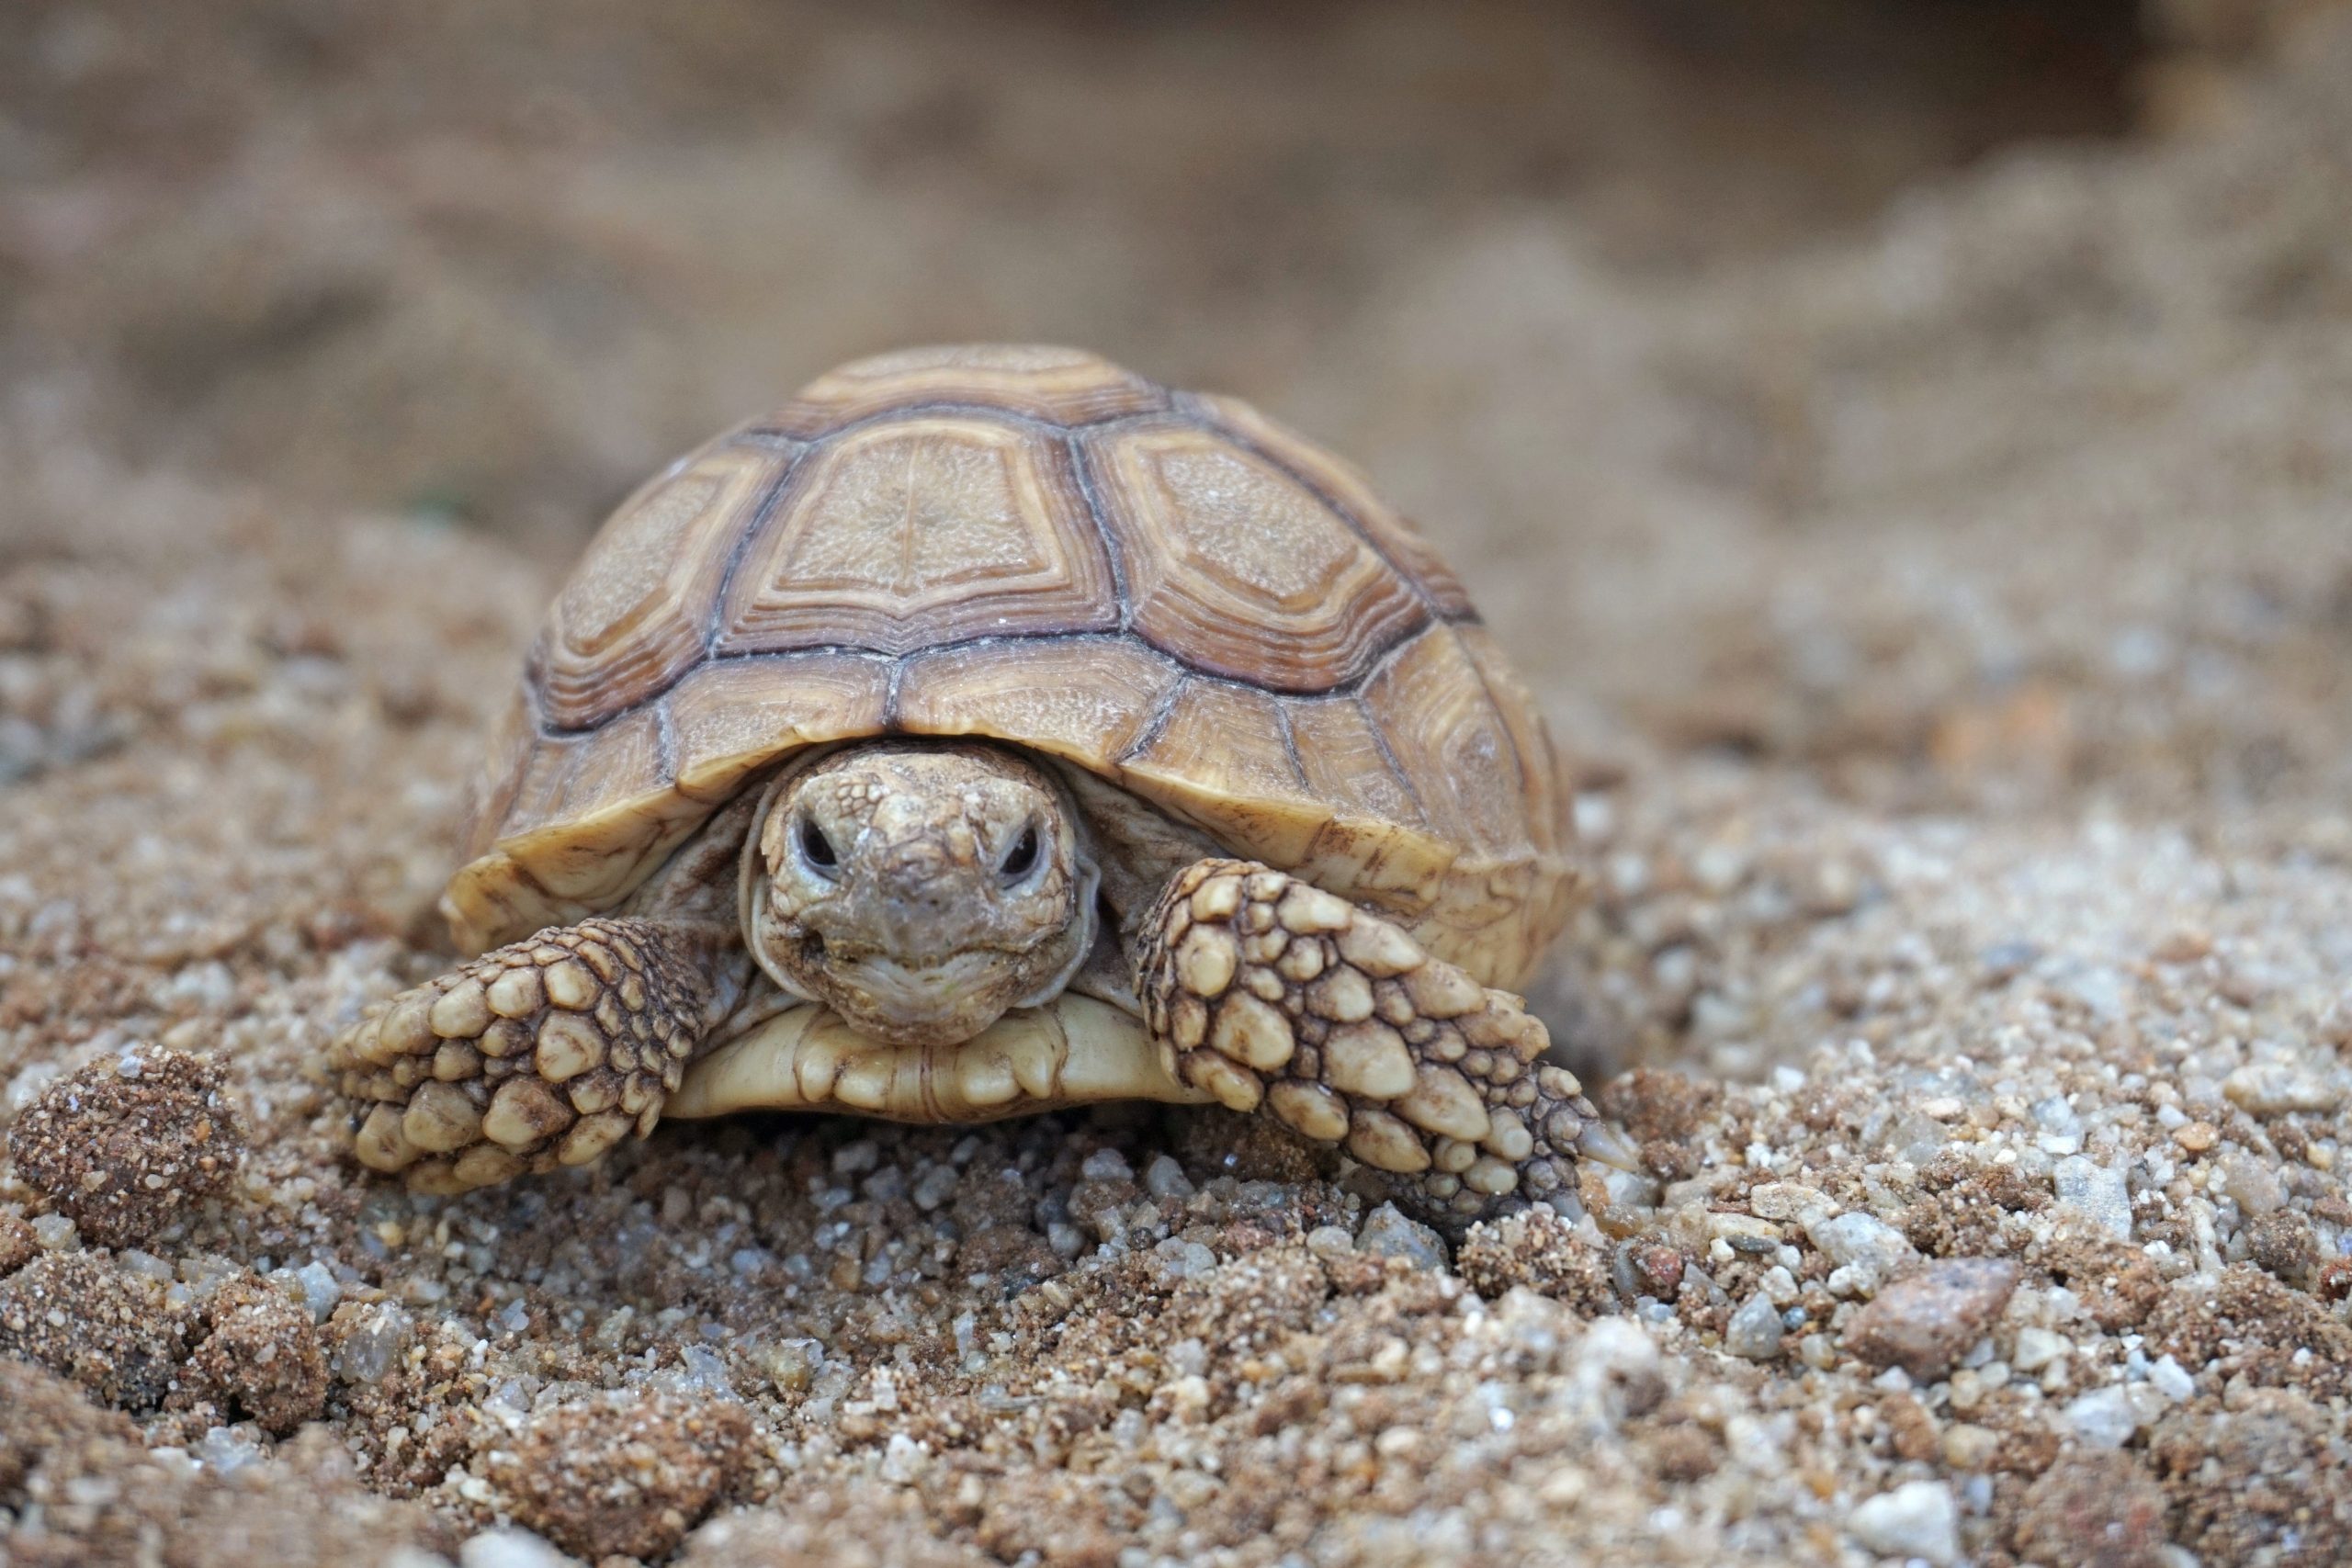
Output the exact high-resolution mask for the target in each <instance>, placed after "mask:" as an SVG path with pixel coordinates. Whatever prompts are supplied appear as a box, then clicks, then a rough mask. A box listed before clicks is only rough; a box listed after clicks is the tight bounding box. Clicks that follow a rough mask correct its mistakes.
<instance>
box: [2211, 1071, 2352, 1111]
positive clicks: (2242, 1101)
mask: <svg viewBox="0 0 2352 1568" xmlns="http://www.w3.org/2000/svg"><path fill="white" fill-rule="evenodd" d="M2346 1077H2347V1075H2346V1074H2345V1073H2344V1072H2342V1071H2337V1072H2333V1073H2329V1074H2326V1075H2324V1076H2323V1075H2321V1074H2319V1073H2316V1072H2311V1071H2308V1070H2304V1069H2301V1068H2296V1067H2291V1066H2286V1065H2285V1064H2283V1063H2278V1062H2256V1063H2251V1064H2249V1065H2248V1066H2243V1067H2240V1068H2238V1069H2237V1071H2235V1072H2233V1073H2232V1074H2231V1075H2230V1076H2229V1077H2225V1078H2223V1079H2222V1094H2223V1095H2225V1096H2227V1097H2228V1099H2229V1101H2230V1103H2231V1104H2233V1105H2234V1106H2236V1107H2237V1108H2238V1109H2239V1110H2241V1111H2245V1113H2246V1114H2247V1115H2249V1116H2284V1115H2287V1114H2289V1113H2290V1112H2293V1111H2333V1110H2335V1108H2336V1107H2337V1106H2339V1105H2341V1104H2343V1103H2344V1097H2345V1095H2346V1091H2347V1089H2352V1085H2347V1083H2346Z"/></svg>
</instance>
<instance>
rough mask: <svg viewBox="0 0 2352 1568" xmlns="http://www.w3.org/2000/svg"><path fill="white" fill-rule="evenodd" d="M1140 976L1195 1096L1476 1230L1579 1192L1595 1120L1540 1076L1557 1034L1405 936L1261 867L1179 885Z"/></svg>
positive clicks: (1149, 1017)
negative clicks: (1297, 1138) (1497, 1217)
mask: <svg viewBox="0 0 2352 1568" xmlns="http://www.w3.org/2000/svg"><path fill="white" fill-rule="evenodd" d="M1144 930H1145V933H1146V934H1145V939H1144V942H1143V944H1142V949H1141V952H1140V953H1139V955H1138V963H1137V965H1136V969H1137V975H1136V990H1137V994H1138V995H1139V996H1140V997H1141V998H1143V1001H1144V1007H1145V1010H1146V1022H1147V1023H1148V1025H1149V1027H1150V1028H1151V1030H1152V1032H1153V1033H1154V1034H1155V1035H1156V1036H1157V1037H1158V1038H1159V1040H1160V1041H1161V1043H1162V1048H1163V1050H1165V1051H1167V1052H1168V1053H1169V1054H1170V1066H1171V1070H1173V1071H1174V1072H1175V1073H1176V1074H1177V1075H1178V1076H1179V1077H1181V1078H1182V1080H1183V1081H1184V1082H1186V1083H1187V1084H1190V1085H1192V1086H1193V1087H1194V1088H1197V1089H1203V1090H1205V1091H1206V1092H1208V1093H1210V1094H1212V1095H1214V1096H1216V1099H1217V1100H1220V1101H1221V1102H1222V1103H1224V1104H1225V1105H1227V1106H1228V1107H1230V1108H1231V1109H1233V1110H1236V1111H1260V1110H1261V1109H1262V1110H1263V1111H1266V1112H1267V1113H1269V1114H1272V1115H1273V1116H1274V1117H1276V1118H1278V1119H1279V1120H1281V1121H1282V1122H1284V1123H1285V1124H1287V1125H1289V1126H1290V1127H1292V1128H1294V1129H1295V1130H1296V1131H1298V1132H1300V1133H1302V1134H1306V1136H1308V1137H1311V1138H1316V1139H1319V1140H1322V1141H1325V1142H1330V1143H1337V1144H1340V1145H1341V1146H1342V1147H1343V1148H1344V1149H1346V1151H1347V1152H1348V1153H1349V1154H1350V1155H1351V1156H1354V1157H1355V1158H1356V1159H1358V1160H1360V1161H1362V1162H1363V1164H1365V1165H1368V1166H1372V1167H1374V1168H1377V1169H1380V1170H1384V1171H1387V1172H1389V1173H1391V1174H1392V1175H1394V1176H1396V1177H1397V1178H1398V1179H1400V1181H1403V1182H1406V1183H1408V1184H1409V1186H1410V1188H1411V1190H1412V1192H1413V1195H1414V1197H1415V1198H1416V1199H1417V1201H1419V1204H1420V1206H1422V1207H1423V1208H1424V1209H1425V1210H1427V1211H1429V1212H1430V1213H1433V1214H1435V1215H1439V1216H1442V1217H1447V1218H1453V1219H1469V1218H1474V1217H1476V1216H1477V1215H1479V1214H1480V1213H1486V1212H1487V1211H1489V1210H1491V1209H1493V1208H1495V1207H1496V1206H1498V1204H1499V1203H1502V1202H1504V1201H1508V1200H1510V1199H1512V1198H1513V1197H1516V1196H1522V1195H1523V1196H1528V1197H1541V1196H1543V1195H1544V1194H1546V1193H1549V1192H1552V1191H1555V1190H1559V1189H1561V1188H1563V1187H1566V1186H1568V1185H1569V1184H1570V1183H1571V1182H1572V1181H1573V1179H1574V1172H1573V1169H1572V1161H1573V1157H1574V1156H1573V1153H1572V1151H1573V1150H1574V1148H1575V1146H1576V1145H1577V1140H1578V1139H1579V1138H1580V1137H1581V1136H1583V1134H1584V1133H1585V1130H1586V1128H1587V1127H1589V1126H1590V1125H1591V1124H1592V1123H1593V1122H1596V1121H1597V1119H1598V1116H1597V1112H1595V1111H1594V1110H1593V1108H1592V1105H1591V1102H1590V1101H1589V1100H1586V1099H1585V1097H1584V1094H1583V1090H1582V1087H1581V1086H1580V1085H1579V1084H1578V1083H1577V1079H1576V1077H1575V1075H1574V1074H1572V1073H1569V1072H1567V1071H1566V1070H1565V1069H1563V1068H1560V1067H1555V1066H1550V1065H1548V1064H1544V1063H1543V1062H1541V1061H1540V1060H1539V1058H1540V1057H1541V1056H1542V1055H1543V1053H1544V1048H1545V1047H1546V1046H1547V1045H1548V1044H1549V1043H1550V1038H1549V1036H1548V1034H1547V1033H1546V1032H1545V1030H1544V1025H1543V1022H1542V1021H1540V1020H1538V1019H1536V1018H1533V1017H1532V1016H1531V1015H1530V1014H1529V1013H1528V1012H1527V1010H1526V1009H1525V1006H1524V1004H1523V1003H1521V1000H1520V999H1519V998H1517V997H1514V996H1511V995H1510V993H1508V992H1504V991H1497V990H1489V989H1487V987H1483V986H1481V985H1479V984H1478V983H1477V982H1476V980H1474V979H1472V978H1471V977H1470V976H1468V975H1466V974H1464V972H1463V971H1462V970H1460V969H1459V968H1456V967H1455V966H1454V965H1453V964H1448V963H1445V962H1444V961H1442V960H1441V959H1438V958H1434V957H1432V956H1430V954H1429V953H1426V952H1425V951H1424V950H1423V949H1422V948H1421V945H1420V944H1419V942H1416V941H1415V940H1414V939H1413V938H1412V936H1411V935H1410V934H1409V933H1408V932H1407V931H1404V930H1403V929H1402V928H1401V927H1399V926H1397V925H1396V924H1395V923H1394V922H1392V921H1389V920H1386V919H1382V918H1381V917H1379V916H1377V915H1374V914H1372V913H1370V912H1369V911H1366V910H1363V909H1361V908H1357V907H1356V906H1355V905H1353V904H1351V903H1349V902H1348V901H1347V900H1346V899H1344V898H1340V897H1336V896H1334V895H1332V894H1329V893H1326V892H1324V891H1323V890H1321V889H1320V888H1317V887H1315V886H1313V885H1311V884H1309V883H1306V882H1304V881H1301V880H1299V879H1297V878H1295V877H1293V876H1290V875H1288V874H1285V873H1283V872H1279V871H1274V870H1272V869H1270V868H1268V867H1266V866H1262V865H1259V864H1256V863H1251V862H1248V861H1228V860H1209V861H1203V862H1200V863H1197V864H1195V865H1193V866H1190V867H1187V868H1186V869H1185V870H1184V871H1182V872H1181V873H1179V874H1177V875H1176V876H1174V877H1173V878H1171V879H1170V883H1169V885H1168V886H1167V887H1166V888H1165V889H1164V890H1163V891H1162V893H1161V895H1160V898H1159V903H1158V905H1157V906H1156V908H1154V910H1153V912H1152V915H1151V918H1150V919H1148V921H1147V922H1146V924H1145V927H1144Z"/></svg>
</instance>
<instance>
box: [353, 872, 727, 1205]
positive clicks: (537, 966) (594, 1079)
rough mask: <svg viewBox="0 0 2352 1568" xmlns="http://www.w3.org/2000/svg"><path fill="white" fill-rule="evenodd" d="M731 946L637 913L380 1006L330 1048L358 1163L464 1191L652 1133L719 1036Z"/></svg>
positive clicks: (424, 1184) (691, 927)
mask: <svg viewBox="0 0 2352 1568" xmlns="http://www.w3.org/2000/svg"><path fill="white" fill-rule="evenodd" d="M723 936H724V933H723V932H722V931H721V930H720V929H719V928H718V927H715V926H711V925H706V924H701V923H698V922H687V921H673V920H653V919H634V918H625V919H603V918H597V919H585V920H582V921H581V922H580V923H579V924H578V925H575V926H551V927H549V928H548V929H547V930H546V931H541V932H539V933H538V934H537V936H533V937H529V938H526V940H524V941H522V942H515V943H512V944H511V945H509V946H506V947H502V948H500V949H498V950H497V951H496V952H493V953H483V954H482V955H481V957H480V958H477V959H474V960H473V961H472V962H470V963H469V964H465V965H464V966H463V967H462V968H459V969H457V970H454V971H452V972H451V973H449V974H447V975H444V976H441V977H440V978H439V979H437V980H433V981H430V982H428V983H426V984H424V985H422V986H418V987H413V989H410V990H407V991H403V992H402V993H401V994H400V995H399V996H397V997H395V998H392V999H391V1000H390V1002H387V1003H382V1004H379V1005H378V1006H376V1007H374V1008H371V1009H370V1010H368V1014H367V1016H365V1017H363V1018H362V1019H361V1020H360V1021H358V1022H357V1023H356V1024H354V1025H353V1026H352V1027H351V1028H349V1029H347V1030H345V1032H343V1033H342V1034H341V1035H339V1036H337V1037H336V1039H335V1041H334V1044H332V1045H331V1046H329V1047H328V1050H327V1062H328V1065H329V1066H331V1067H333V1068H334V1072H335V1074H336V1075H337V1077H338V1079H339V1081H340V1084H341V1087H342V1089H343V1091H344V1092H345V1094H348V1095H350V1096H351V1097H352V1098H353V1099H354V1100H356V1101H357V1102H358V1103H359V1106H360V1107H361V1108H362V1109H363V1111H364V1118H363V1120H362V1121H361V1122H360V1126H359V1130H358V1134H357V1136H356V1138H355V1140H354V1145H355V1152H356V1155H357V1156H358V1158H359V1162H360V1163H361V1164H362V1165H365V1166H367V1167H368V1168H371V1169H375V1170H380V1171H387V1172H395V1171H396V1172H400V1173H401V1175H402V1176H403V1177H404V1178H405V1179H406V1180H407V1182H408V1185H409V1186H410V1187H411V1188H413V1189H414V1190H418V1191H422V1192H462V1191H464V1190H468V1189H469V1188H474V1187H486V1186H489V1185H491V1184H492V1183H493V1182H499V1181H504V1180H506V1179H509V1178H510V1177H514V1176H518V1175H521V1174H522V1173H524V1172H525V1171H542V1170H548V1169H552V1168H555V1167H557V1166H563V1165H585V1164H587V1163H588V1162H589V1161H591V1160H594V1159H595V1158H597V1157H598V1156H601V1155H602V1154H604V1152H605V1150H607V1149H609V1148H611V1147H612V1146H613V1145H615V1144H616V1143H618V1142H619V1141H620V1139H621V1138H622V1136H623V1135H624V1134H628V1132H630V1131H631V1130H634V1131H636V1132H637V1134H639V1136H642V1135H644V1134H647V1133H649V1132H651V1131H652V1129H653V1124H654V1122H656V1121H657V1120H659V1119H660V1117H661V1114H662V1102H663V1101H664V1100H666V1099H667V1098H668V1097H669V1096H670V1094H671V1093H672V1092H673V1090H675V1089H677V1087H678V1083H679V1080H680V1078H681V1077H682V1076H683V1075H684V1070H685V1065H686V1062H687V1060H688V1059H689V1058H690V1057H691V1056H692V1055H694V1054H695V1049H696V1048H697V1047H698V1046H699V1045H700V1044H701V1043H702V1041H703V1037H704V1036H705V1034H706V1033H707V1032H708V1030H709V1027H710V1025H709V1018H708V1015H709V1013H710V1010H711V1007H710V1004H711V1001H712V998H713V993H714V991H715V990H716V989H717V988H718V983H719V964H720V955H721V948H722V938H723Z"/></svg>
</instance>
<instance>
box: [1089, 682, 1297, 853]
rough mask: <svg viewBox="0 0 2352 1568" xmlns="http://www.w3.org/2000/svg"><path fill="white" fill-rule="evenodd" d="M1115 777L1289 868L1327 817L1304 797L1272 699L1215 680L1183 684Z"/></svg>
mask: <svg viewBox="0 0 2352 1568" xmlns="http://www.w3.org/2000/svg"><path fill="white" fill-rule="evenodd" d="M1121 771H1122V773H1123V774H1124V776H1125V779H1126V781H1127V783H1128V784H1129V785H1130V786H1131V787H1133V788H1134V790H1135V791H1136V794H1138V795H1142V796H1144V798H1146V799H1147V800H1150V801H1153V802H1154V803H1156V804H1158V805H1160V806H1163V807H1167V808H1168V809H1170V810H1171V811H1173V812H1175V813H1176V814H1177V815H1178V816H1180V817H1183V818H1190V819H1191V820H1192V821H1193V822H1195V823H1198V824H1199V825H1200V826H1201V827H1202V828H1203V829H1206V830H1207V831H1208V832H1209V833H1210V834H1211V835H1212V836H1214V837H1216V838H1217V839H1219V840H1223V841H1225V842H1227V843H1237V842H1238V843H1246V844H1250V845H1254V846H1259V852H1260V853H1261V854H1262V855H1263V856H1264V857H1265V858H1266V859H1267V860H1269V861H1271V862H1273V863H1276V864H1287V863H1295V862H1296V861H1297V859H1298V858H1299V857H1300V856H1302V855H1304V854H1305V853H1306V847H1307V846H1308V845H1309V844H1311V843H1313V842H1314V841H1315V835H1316V832H1317V830H1318V829H1320V828H1321V827H1322V825H1323V824H1324V822H1325V821H1326V820H1328V819H1329V816H1330V807H1329V806H1328V805H1326V804H1324V803H1323V802H1321V801H1318V800H1317V799H1316V798H1315V797H1314V796H1313V795H1309V794H1308V793H1307V790H1306V780H1305V779H1304V778H1302V777H1301V776H1300V774H1299V771H1298V765H1297V763H1296V762H1295V761H1293V760H1292V757H1291V751H1290V747H1289V745H1288V744H1287V743H1286V741H1285V740H1284V738H1283V728H1282V715H1281V710H1280V709H1279V708H1278V707H1276V705H1275V703H1274V699H1273V698H1272V697H1270V696H1268V695H1267V694H1265V693H1263V692H1259V691H1253V690H1251V689H1250V688H1249V687H1246V686H1236V685H1231V684H1228V683H1227V682H1222V681H1197V680H1196V681H1193V682H1189V683H1187V684H1186V685H1185V687H1184V689H1183V690H1182V692H1181V693H1180V694H1178V697H1177V700H1176V702H1175V704H1174V705H1172V706H1171V707H1170V709H1169V712H1168V719H1167V722H1166V724H1165V725H1164V726H1163V727H1162V728H1161V729H1160V731H1159V734H1158V735H1156V736H1154V737H1152V739H1151V740H1150V742H1149V743H1148V745H1146V746H1145V747H1144V748H1143V749H1142V750H1139V751H1137V752H1136V753H1135V754H1134V755H1133V756H1131V757H1129V758H1128V759H1127V760H1126V761H1125V764H1124V766H1123V768H1122V770H1121Z"/></svg>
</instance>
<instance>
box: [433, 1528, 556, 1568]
mask: <svg viewBox="0 0 2352 1568" xmlns="http://www.w3.org/2000/svg"><path fill="white" fill-rule="evenodd" d="M458 1562H459V1564H461V1568H566V1565H567V1564H569V1563H570V1562H571V1559H570V1558H568V1557H566V1556H564V1554H563V1553H562V1552H560V1551H557V1550H556V1549H555V1548H554V1547H552V1546H549V1545H548V1543H547V1542H546V1541H544V1540H540V1539H539V1538H538V1537H537V1536H535V1535H533V1534H532V1533H531V1532H530V1531H529V1530H522V1529H495V1530H484V1531H482V1532H481V1534H480V1535H477V1536H470V1537H469V1538H468V1539H467V1540H466V1543H465V1545H463V1546H461V1547H459V1548H458Z"/></svg>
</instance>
